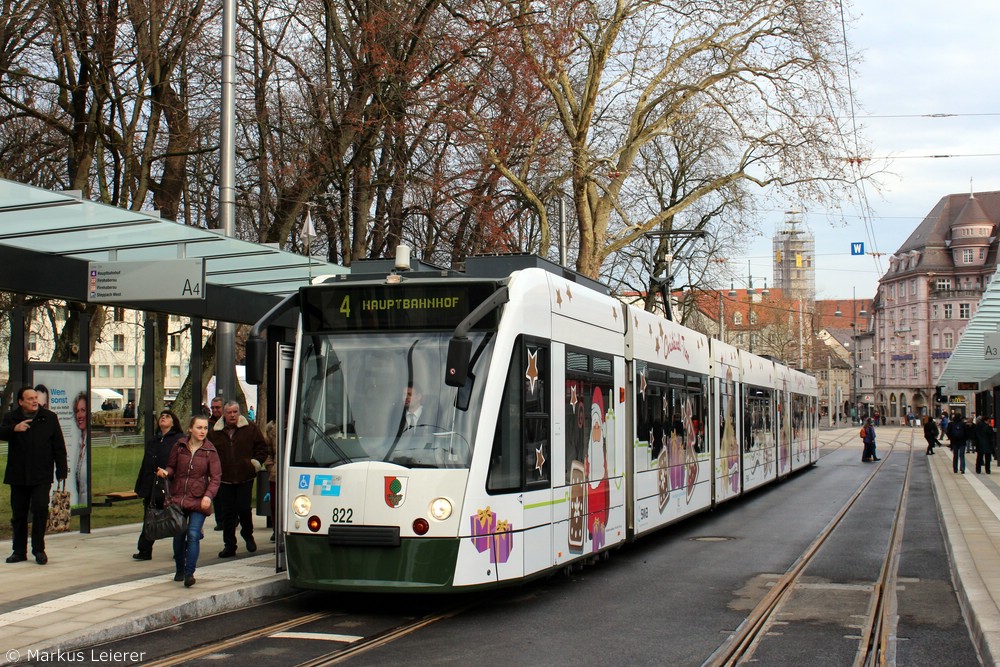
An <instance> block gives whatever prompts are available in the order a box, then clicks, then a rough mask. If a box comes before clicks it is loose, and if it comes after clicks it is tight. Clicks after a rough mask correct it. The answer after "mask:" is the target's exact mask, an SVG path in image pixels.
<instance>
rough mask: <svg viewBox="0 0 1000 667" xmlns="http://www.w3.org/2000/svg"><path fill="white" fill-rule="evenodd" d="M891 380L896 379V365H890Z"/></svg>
mask: <svg viewBox="0 0 1000 667" xmlns="http://www.w3.org/2000/svg"><path fill="white" fill-rule="evenodd" d="M889 379H890V380H895V379H896V364H889Z"/></svg>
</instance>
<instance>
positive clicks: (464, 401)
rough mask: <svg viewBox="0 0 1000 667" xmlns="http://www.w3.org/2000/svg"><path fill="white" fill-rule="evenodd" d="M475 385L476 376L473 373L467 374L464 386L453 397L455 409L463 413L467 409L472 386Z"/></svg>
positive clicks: (470, 400)
mask: <svg viewBox="0 0 1000 667" xmlns="http://www.w3.org/2000/svg"><path fill="white" fill-rule="evenodd" d="M474 384H476V376H475V374H473V373H469V374H468V376H467V377H466V378H465V384H464V385H462V386H461V388H460V389H459V390H458V392H456V395H455V408H456V409H457V410H461V411H462V412H465V411H466V410H468V409H469V403H471V402H472V385H474Z"/></svg>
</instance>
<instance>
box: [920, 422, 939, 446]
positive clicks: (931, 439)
mask: <svg viewBox="0 0 1000 667" xmlns="http://www.w3.org/2000/svg"><path fill="white" fill-rule="evenodd" d="M922 419H923V422H924V440H926V441H927V451H926V452H924V453H925V454H933V453H934V445H936V444H938V435H939V434H938V427H937V424H936V423H935V422H934V420H933V419H931V418H930V417H929V416H927V415H924V416H923V418H922Z"/></svg>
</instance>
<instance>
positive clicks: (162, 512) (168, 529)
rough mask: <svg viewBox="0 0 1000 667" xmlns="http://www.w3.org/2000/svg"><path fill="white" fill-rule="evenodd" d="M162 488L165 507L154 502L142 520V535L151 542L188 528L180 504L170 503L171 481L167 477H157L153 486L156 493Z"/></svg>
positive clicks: (174, 535)
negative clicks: (159, 506)
mask: <svg viewBox="0 0 1000 667" xmlns="http://www.w3.org/2000/svg"><path fill="white" fill-rule="evenodd" d="M160 489H162V491H163V494H164V498H165V499H166V500H165V501H164V506H163V508H162V509H161V508H158V507H155V506H154V505H153V504H152V503H151V504H150V505H149V507H147V508H146V516H145V517H144V518H143V520H142V535H143V537H145V538H146V539H147V540H149V541H150V542H155V541H156V540H162V539H163V538H165V537H176V536H177V535H180V534H181V533H183V532H184V531H185V530H187V517H186V516H184V510H183V509H181V506H180V505H175V504H170V483H169V482H168V481H167V480H166V478H165V477H157V478H156V482H155V483H154V486H153V491H154V493H156V492H157V491H159V490H160Z"/></svg>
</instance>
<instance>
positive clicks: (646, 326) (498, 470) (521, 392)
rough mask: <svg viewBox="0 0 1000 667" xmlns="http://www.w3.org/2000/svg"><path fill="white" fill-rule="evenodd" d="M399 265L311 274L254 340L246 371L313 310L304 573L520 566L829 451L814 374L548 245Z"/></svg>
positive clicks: (305, 362)
mask: <svg viewBox="0 0 1000 667" xmlns="http://www.w3.org/2000/svg"><path fill="white" fill-rule="evenodd" d="M390 267H391V264H390V263H389V262H385V263H384V264H378V263H375V264H374V268H375V269H381V270H380V271H379V272H376V273H372V272H369V273H365V272H363V271H359V270H358V267H357V266H355V267H352V274H351V275H349V276H335V277H331V278H329V279H326V280H316V281H314V284H312V285H309V286H306V287H302V288H301V289H300V290H299V291H298V293H297V294H295V295H293V296H291V297H289V298H288V299H286V301H285V302H284V303H283V304H281V305H280V306H278V307H276V308H275V309H274V311H272V313H269V314H268V315H267V316H265V318H264V319H262V320H261V322H258V323H257V325H255V327H254V330H253V332H252V334H251V338H250V340H249V341H248V343H247V368H248V378H249V379H250V380H251V381H257V382H260V380H261V378H262V377H263V375H264V373H265V371H266V370H270V371H271V373H272V377H273V368H274V366H273V364H274V363H275V362H274V359H275V357H277V356H279V355H278V354H277V353H276V348H275V346H274V344H273V342H272V344H270V345H269V344H268V343H267V339H266V337H265V336H264V333H265V331H271V332H272V333H273V330H274V326H273V325H274V322H275V321H276V320H277V319H278V318H279V317H281V316H283V314H285V313H287V312H288V311H290V310H297V311H298V326H297V329H296V333H295V338H294V358H293V360H292V363H291V378H290V381H289V382H288V386H289V390H288V394H289V396H288V401H287V415H288V418H287V421H286V426H285V428H284V431H285V437H284V441H283V450H284V451H283V452H282V453H281V456H282V458H283V462H284V464H283V467H282V469H281V475H280V479H279V486H280V491H279V496H280V499H281V502H280V507H279V511H280V512H281V517H280V520H279V522H278V524H279V526H280V527H281V537H282V538H283V540H284V547H285V552H284V553H285V556H286V559H287V561H286V562H287V570H288V576H289V578H290V580H291V582H292V583H293V584H294V585H295V586H297V587H300V588H307V589H320V590H354V591H383V592H385V591H393V592H437V591H441V592H446V591H455V590H471V589H475V588H482V587H491V586H499V585H506V584H511V583H516V582H520V581H523V580H525V579H528V578H532V577H537V576H543V575H546V574H548V573H551V572H553V571H555V570H558V569H560V568H567V567H571V566H573V565H576V564H579V563H582V562H585V561H586V560H588V559H593V558H594V557H596V556H601V555H605V554H606V552H608V550H610V549H614V548H615V547H618V546H620V545H622V544H623V543H625V542H628V541H630V540H633V539H636V538H638V537H640V536H642V535H644V534H647V533H649V532H651V531H654V530H657V529H661V528H663V527H665V526H667V525H669V524H671V523H673V522H676V521H678V520H681V519H683V518H685V517H688V516H691V515H693V514H695V513H697V512H701V511H705V510H707V509H709V508H711V507H713V506H716V505H718V504H720V503H724V502H729V501H732V500H734V499H736V498H739V497H740V496H741V495H742V494H744V493H746V492H747V491H749V490H751V489H754V488H757V487H760V486H762V485H764V484H767V483H770V482H774V481H775V480H777V479H779V478H781V477H784V476H786V475H788V474H790V473H791V472H792V471H794V470H797V469H800V468H804V467H806V466H809V465H811V464H813V463H815V462H816V461H817V459H818V433H817V421H816V416H817V386H816V381H815V378H813V377H812V376H809V375H807V374H805V373H802V372H800V371H797V370H794V369H791V368H788V367H786V366H783V365H781V364H779V363H775V362H774V361H772V360H769V359H766V358H764V357H760V356H757V355H753V354H750V353H748V352H746V351H744V350H740V349H737V348H735V347H732V346H730V345H727V344H725V343H722V342H720V341H717V340H712V339H710V338H708V337H706V336H705V335H703V334H701V333H698V332H696V331H693V330H691V329H687V328H685V327H683V326H680V325H679V324H678V323H676V322H673V321H668V320H665V319H663V318H661V317H658V316H656V315H654V314H651V313H648V312H645V311H644V310H642V309H641V308H636V307H634V306H632V305H629V304H625V303H622V302H621V301H619V300H618V299H616V298H614V297H613V296H611V295H610V293H609V291H608V290H607V288H606V287H604V286H603V285H601V284H600V283H598V282H596V281H592V280H589V279H587V278H584V277H582V276H580V275H578V274H576V273H574V272H572V271H568V270H566V269H564V268H563V267H560V266H557V265H555V264H552V263H550V262H547V261H545V260H543V259H541V258H538V257H534V256H500V257H481V258H480V257H474V258H469V259H468V260H467V262H466V264H465V270H464V271H463V272H455V271H449V270H441V269H436V268H428V269H427V270H411V271H405V272H404V271H396V270H388V269H389V268H390ZM268 327H271V328H270V329H268ZM269 352H270V353H269ZM265 364H270V369H268V367H267V366H266V365H265Z"/></svg>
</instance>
